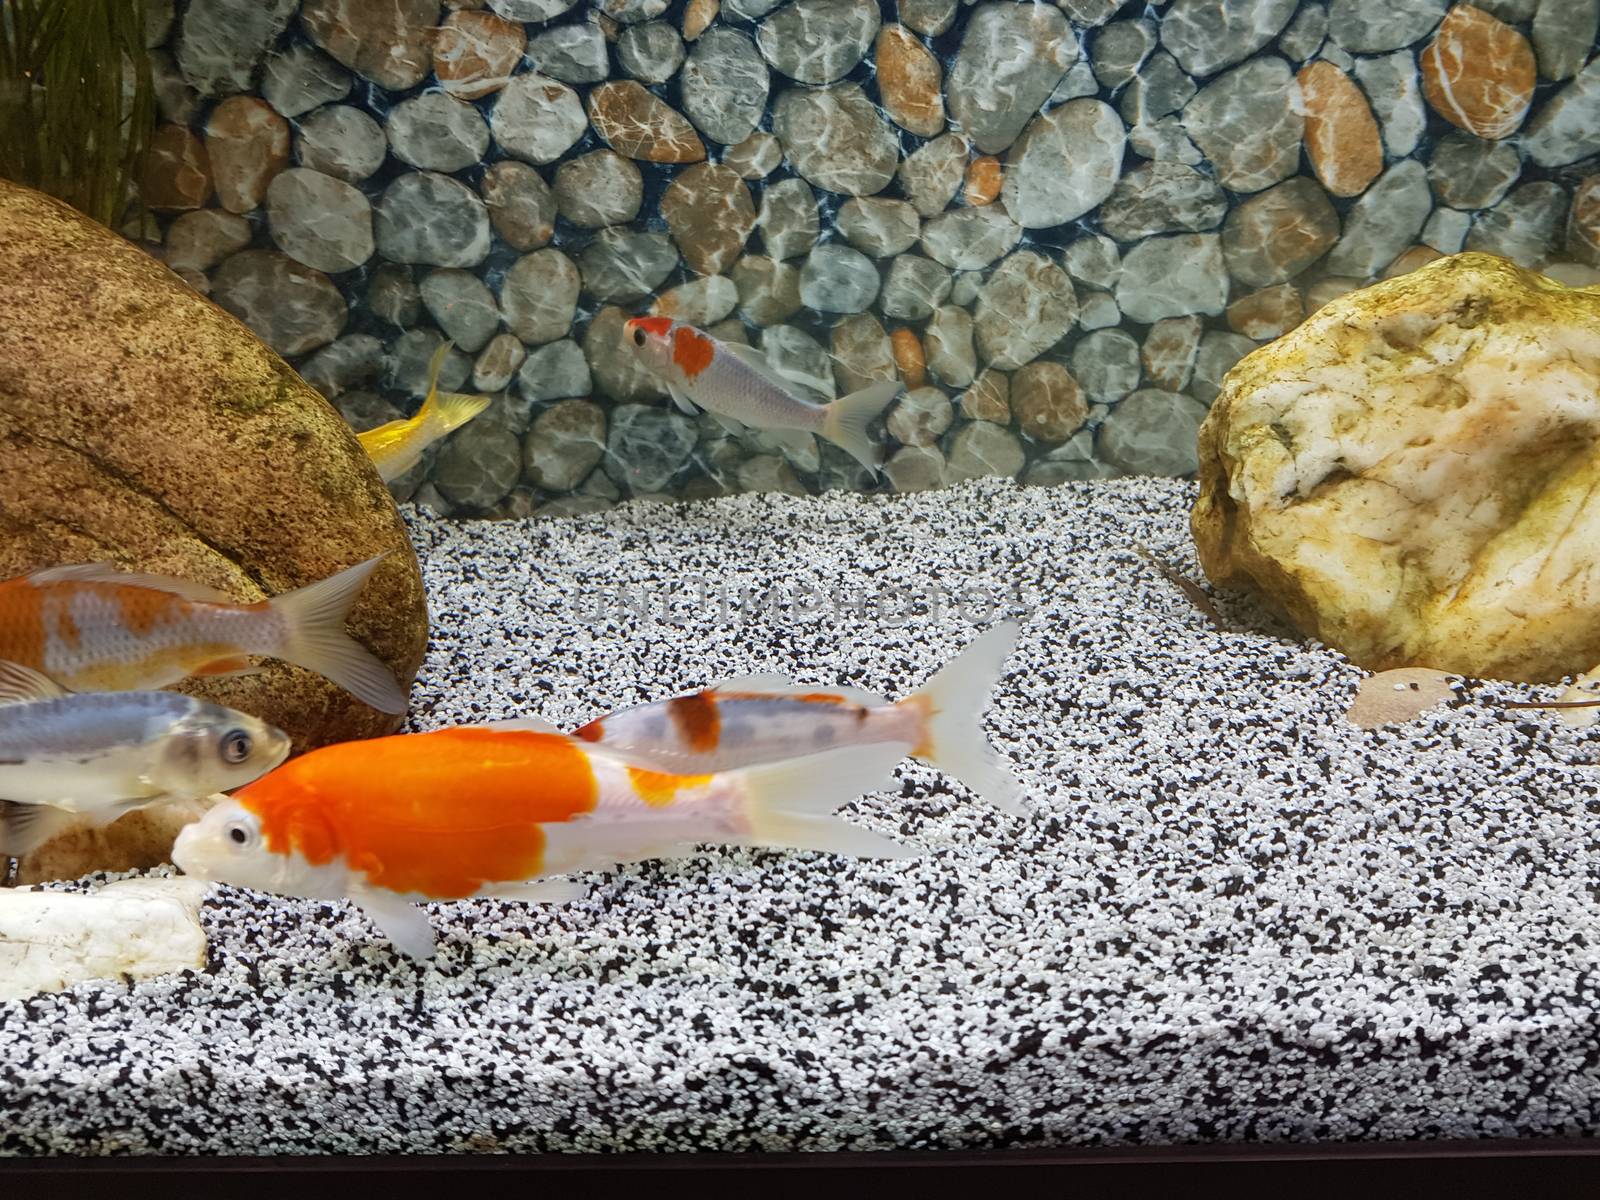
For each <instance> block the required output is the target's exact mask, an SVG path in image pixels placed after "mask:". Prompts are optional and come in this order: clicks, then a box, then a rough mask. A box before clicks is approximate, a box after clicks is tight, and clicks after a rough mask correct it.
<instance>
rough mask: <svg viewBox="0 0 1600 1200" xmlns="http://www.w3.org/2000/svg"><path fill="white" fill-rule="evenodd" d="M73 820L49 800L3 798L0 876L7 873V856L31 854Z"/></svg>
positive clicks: (0, 808)
mask: <svg viewBox="0 0 1600 1200" xmlns="http://www.w3.org/2000/svg"><path fill="white" fill-rule="evenodd" d="M74 820H75V818H74V816H73V814H72V813H69V812H67V811H65V810H64V809H59V808H52V807H51V806H50V805H48V804H19V803H18V802H17V801H15V800H0V876H4V874H5V871H4V866H5V860H6V859H8V858H23V857H25V856H27V855H29V854H32V853H33V852H34V851H35V850H37V849H38V848H39V847H40V846H42V845H44V844H45V843H46V842H48V841H50V840H51V839H52V838H54V837H55V836H56V835H57V834H58V833H62V832H64V831H65V830H66V829H67V827H68V826H70V825H72V824H73V822H74Z"/></svg>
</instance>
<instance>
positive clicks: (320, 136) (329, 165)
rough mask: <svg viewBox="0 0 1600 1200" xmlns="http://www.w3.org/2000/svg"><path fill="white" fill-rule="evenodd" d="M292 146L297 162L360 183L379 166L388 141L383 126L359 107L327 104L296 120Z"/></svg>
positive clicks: (387, 150) (384, 154)
mask: <svg viewBox="0 0 1600 1200" xmlns="http://www.w3.org/2000/svg"><path fill="white" fill-rule="evenodd" d="M295 150H296V153H297V154H298V156H299V159H300V165H301V166H304V167H310V168H311V169H312V170H314V171H321V172H322V173H323V174H324V175H332V176H333V177H334V178H335V179H342V180H344V181H345V182H346V183H360V182H361V181H362V180H363V179H366V178H367V177H368V176H370V175H371V174H373V173H374V172H375V171H376V170H377V169H378V168H379V167H381V166H383V160H384V159H385V158H387V157H388V154H389V142H388V139H387V138H385V137H384V135H383V128H382V127H381V126H380V125H379V124H378V123H377V122H376V121H374V120H373V119H372V118H371V117H369V116H367V114H366V113H364V112H362V111H361V110H360V109H359V108H352V107H351V106H350V105H348V104H329V105H326V106H325V107H323V108H319V109H317V111H316V112H314V113H312V114H311V115H310V116H309V117H307V118H306V119H305V120H304V121H302V122H301V123H300V128H299V131H298V133H297V134H296V136H295Z"/></svg>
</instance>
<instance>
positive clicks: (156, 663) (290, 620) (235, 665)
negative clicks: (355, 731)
mask: <svg viewBox="0 0 1600 1200" xmlns="http://www.w3.org/2000/svg"><path fill="white" fill-rule="evenodd" d="M382 557H383V556H382V555H379V556H378V557H377V558H369V559H368V560H367V561H366V562H364V563H358V564H357V565H356V566H353V567H350V568H349V569H348V570H345V571H341V572H339V574H337V575H334V576H331V577H330V578H328V579H324V580H322V581H321V582H320V583H313V584H311V585H310V586H309V587H303V588H300V589H298V590H297V591H293V592H286V593H284V594H283V595H281V596H274V597H273V598H272V599H270V600H261V601H258V602H256V603H254V604H240V603H238V602H237V601H235V600H233V599H232V598H230V597H229V596H228V595H226V594H225V593H223V592H219V591H217V590H216V589H214V588H209V587H206V586H205V585H204V584H199V583H194V582H191V581H189V580H186V579H171V578H168V577H166V576H162V575H145V574H138V573H135V572H132V571H122V570H119V569H118V568H117V567H115V566H113V565H112V564H111V563H83V564H78V565H75V566H69V567H50V568H47V569H46V570H43V571H35V572H33V573H32V574H31V575H23V576H21V577H19V578H16V579H11V580H7V581H6V582H4V583H0V660H6V661H9V662H15V663H21V664H22V665H23V666H25V667H30V668H32V669H33V670H35V671H38V672H39V673H41V674H43V675H45V676H46V677H47V678H49V679H52V680H54V681H55V682H56V683H58V684H60V685H61V686H62V687H64V688H67V689H68V690H70V691H74V692H124V691H135V690H142V689H155V688H163V687H166V686H168V685H169V684H174V683H177V682H178V681H179V680H181V679H185V678H187V677H188V676H191V675H240V674H249V673H251V672H252V671H253V670H255V668H252V667H251V665H250V660H249V656H250V655H253V654H261V655H272V656H273V657H276V658H281V659H283V660H285V661H286V662H291V663H294V664H295V665H297V666H301V667H305V668H306V669H307V670H310V671H315V672H316V673H317V674H318V675H321V676H323V677H324V678H326V679H330V680H332V681H333V682H334V683H336V684H338V685H339V686H340V687H342V688H344V689H346V690H347V691H349V692H350V693H351V694H353V695H354V696H355V697H356V699H358V700H361V701H362V702H363V703H366V704H370V705H371V706H372V707H373V708H376V709H378V710H379V711H381V712H389V713H399V712H405V710H406V697H405V693H403V692H402V691H401V690H400V688H399V686H398V685H397V684H396V683H395V681H394V676H393V675H391V674H390V673H389V670H388V668H386V667H385V666H384V665H383V664H382V663H381V662H379V661H378V659H377V658H376V657H374V656H373V654H372V653H371V652H370V651H368V650H367V649H366V648H365V647H364V646H362V645H361V644H360V643H358V642H357V641H356V640H355V639H354V638H352V637H351V636H350V635H349V634H347V633H346V632H345V629H344V621H345V616H346V615H347V614H348V613H349V611H350V608H351V606H352V605H353V604H354V603H355V600H356V596H357V594H358V593H359V592H360V591H361V588H362V585H363V584H365V583H366V581H367V577H368V576H369V575H371V574H372V572H373V570H374V569H375V568H376V567H377V565H378V563H379V562H380V561H381V560H382Z"/></svg>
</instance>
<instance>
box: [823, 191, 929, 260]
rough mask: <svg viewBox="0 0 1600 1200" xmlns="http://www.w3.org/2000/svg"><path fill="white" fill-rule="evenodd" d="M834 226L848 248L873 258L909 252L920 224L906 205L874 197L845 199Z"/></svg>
mask: <svg viewBox="0 0 1600 1200" xmlns="http://www.w3.org/2000/svg"><path fill="white" fill-rule="evenodd" d="M834 224H835V225H836V226H837V227H838V230H839V232H840V233H842V234H844V236H845V238H846V240H848V241H849V243H850V244H851V245H852V246H854V247H855V248H856V249H857V250H860V251H861V252H862V253H863V254H870V255H871V256H872V257H873V258H887V257H889V256H890V255H892V254H899V253H901V252H902V251H904V250H909V249H911V247H912V246H914V245H915V244H916V241H917V238H918V237H919V236H920V235H921V233H922V222H921V221H920V220H918V219H917V210H916V209H914V208H912V207H911V205H910V204H908V203H907V202H906V201H904V200H888V199H884V198H882V197H877V196H869V197H865V198H863V197H860V196H856V197H852V198H851V199H849V200H846V201H845V202H844V204H843V206H842V207H841V208H840V209H839V213H838V215H837V217H835V219H834Z"/></svg>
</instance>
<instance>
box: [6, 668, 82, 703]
mask: <svg viewBox="0 0 1600 1200" xmlns="http://www.w3.org/2000/svg"><path fill="white" fill-rule="evenodd" d="M67 694H68V692H67V689H66V688H64V687H62V686H61V685H60V684H59V683H57V682H56V681H55V680H53V679H51V678H50V677H49V676H47V675H41V674H40V673H39V672H38V671H35V670H34V669H33V668H32V667H25V666H23V665H22V664H21V663H15V662H8V661H6V660H4V659H0V704H30V703H32V702H33V701H35V700H57V699H60V698H61V697H62V696H65V695H67Z"/></svg>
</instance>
